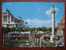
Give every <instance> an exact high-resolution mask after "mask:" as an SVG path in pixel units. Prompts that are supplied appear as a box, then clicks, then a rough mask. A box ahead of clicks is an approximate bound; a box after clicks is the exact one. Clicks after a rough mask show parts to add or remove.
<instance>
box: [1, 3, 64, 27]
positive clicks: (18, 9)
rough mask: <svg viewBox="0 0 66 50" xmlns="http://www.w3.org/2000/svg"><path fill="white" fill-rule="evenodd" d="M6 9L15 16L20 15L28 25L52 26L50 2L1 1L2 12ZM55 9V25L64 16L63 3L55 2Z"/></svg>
mask: <svg viewBox="0 0 66 50" xmlns="http://www.w3.org/2000/svg"><path fill="white" fill-rule="evenodd" d="M6 9H8V10H10V12H11V13H12V14H13V15H14V16H15V17H17V18H19V17H22V19H23V20H24V21H25V22H27V26H29V27H51V26H52V22H51V20H52V18H51V15H50V12H51V10H52V3H51V2H50V3H49V2H3V4H2V10H3V12H6ZM55 10H56V16H55V22H56V26H57V24H58V23H60V21H61V19H62V17H63V16H64V3H55Z"/></svg>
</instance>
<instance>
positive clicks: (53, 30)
mask: <svg viewBox="0 0 66 50" xmlns="http://www.w3.org/2000/svg"><path fill="white" fill-rule="evenodd" d="M55 13H56V11H55V4H54V3H53V5H52V10H51V17H52V34H51V37H50V42H51V43H53V42H54V41H53V38H54V33H55Z"/></svg>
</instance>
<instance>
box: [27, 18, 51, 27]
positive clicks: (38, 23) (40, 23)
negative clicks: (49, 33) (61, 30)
mask: <svg viewBox="0 0 66 50" xmlns="http://www.w3.org/2000/svg"><path fill="white" fill-rule="evenodd" d="M26 21H27V23H28V26H31V27H50V26H51V20H41V19H26Z"/></svg>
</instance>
